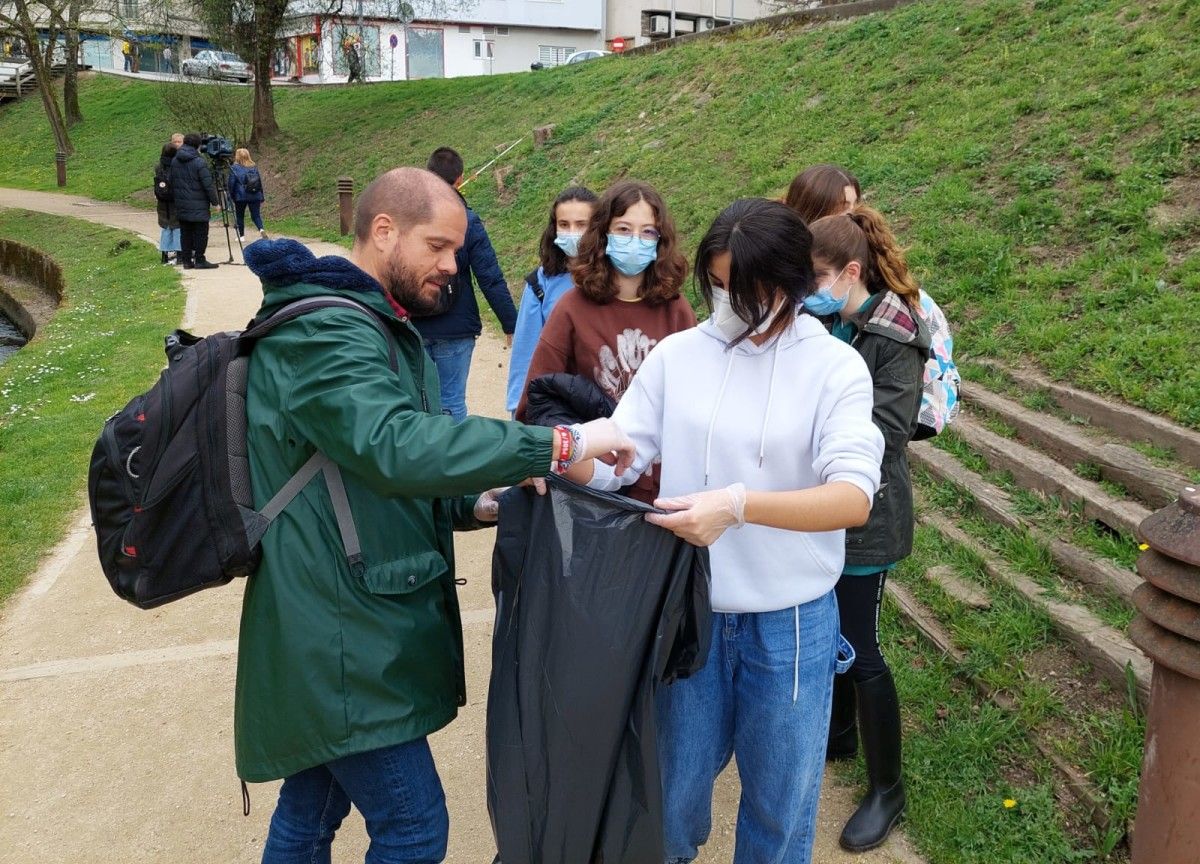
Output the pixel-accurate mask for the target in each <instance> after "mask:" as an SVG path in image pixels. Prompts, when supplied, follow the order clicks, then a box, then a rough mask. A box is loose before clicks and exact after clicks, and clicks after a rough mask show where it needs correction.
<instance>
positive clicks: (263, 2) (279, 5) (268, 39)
mask: <svg viewBox="0 0 1200 864" xmlns="http://www.w3.org/2000/svg"><path fill="white" fill-rule="evenodd" d="M286 11H287V0H254V37H253V42H252V44H251V50H252V52H253V55H252V56H253V61H252V62H253V64H254V126H253V131H252V132H251V135H250V143H252V144H253V145H254V146H255V147H259V146H262V144H263V143H264V142H265V141H267V140H268V139H269V138H273V137H274V136H276V135H278V134H279V124H278V123H277V122H276V121H275V97H274V95H273V94H272V92H271V54H272V53H273V52H274V51H275V35H276V34H277V33H278V32H279V28H280V26H281V25H282V24H283V16H284V13H285V12H286Z"/></svg>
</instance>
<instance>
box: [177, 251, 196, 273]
mask: <svg viewBox="0 0 1200 864" xmlns="http://www.w3.org/2000/svg"><path fill="white" fill-rule="evenodd" d="M179 260H180V262H181V263H182V265H183V269H184V270H191V269H193V268H194V267H195V266H196V261H195V259H194V258H192V256H191V255H184V254H183V253H182V252H180V253H179Z"/></svg>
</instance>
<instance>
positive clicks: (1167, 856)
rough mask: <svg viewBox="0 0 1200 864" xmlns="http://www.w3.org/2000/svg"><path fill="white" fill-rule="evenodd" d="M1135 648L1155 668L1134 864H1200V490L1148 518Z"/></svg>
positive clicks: (1140, 563)
mask: <svg viewBox="0 0 1200 864" xmlns="http://www.w3.org/2000/svg"><path fill="white" fill-rule="evenodd" d="M1139 530H1140V532H1141V534H1142V537H1143V539H1144V540H1145V542H1146V544H1147V545H1148V546H1149V548H1148V549H1146V550H1145V551H1143V552H1142V554H1141V556H1140V557H1139V558H1138V573H1140V574H1141V576H1142V578H1143V579H1145V580H1146V583H1145V584H1144V585H1141V586H1139V587H1138V589H1137V590H1136V591H1135V592H1134V593H1133V602H1134V604H1135V605H1136V606H1137V608H1138V616H1137V617H1136V618H1135V619H1134V621H1133V624H1131V625H1130V628H1129V635H1130V636H1131V637H1132V638H1133V641H1134V642H1135V643H1136V644H1137V645H1138V647H1139V648H1141V649H1142V650H1143V651H1145V652H1146V654H1147V655H1148V656H1149V657H1150V659H1152V660H1153V661H1154V675H1153V677H1152V678H1151V681H1150V710H1149V714H1148V715H1147V718H1146V753H1145V757H1144V761H1143V762H1142V779H1141V786H1140V788H1139V789H1138V809H1137V821H1136V822H1135V824H1134V829H1133V864H1195V862H1196V861H1200V490H1198V489H1196V488H1195V487H1192V486H1189V487H1187V488H1186V489H1184V490H1183V492H1182V493H1180V496H1179V500H1178V501H1176V502H1175V503H1174V504H1170V505H1168V506H1167V507H1164V508H1163V509H1162V510H1159V511H1158V512H1156V513H1153V514H1151V515H1150V516H1148V517H1147V518H1146V519H1145V521H1143V522H1142V524H1141V526H1140V528H1139Z"/></svg>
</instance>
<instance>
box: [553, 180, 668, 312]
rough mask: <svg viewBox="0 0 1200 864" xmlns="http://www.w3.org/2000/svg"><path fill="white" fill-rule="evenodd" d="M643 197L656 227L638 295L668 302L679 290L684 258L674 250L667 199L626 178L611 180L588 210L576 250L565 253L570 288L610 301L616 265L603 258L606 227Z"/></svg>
mask: <svg viewBox="0 0 1200 864" xmlns="http://www.w3.org/2000/svg"><path fill="white" fill-rule="evenodd" d="M639 201H645V202H646V203H647V204H649V205H650V209H651V210H653V211H654V220H655V222H656V223H657V227H658V235H659V236H658V257H657V258H656V259H655V260H654V261H652V262H651V263H650V266H649V267H647V268H646V270H645V272H644V274H643V279H642V287H641V288H640V289H639V290H638V295H639V296H640V297H641V299H642V300H644V301H646V303H647V304H649V305H651V306H658V305H660V304H663V303H669V302H670V301H672V300H674V299H675V298H676V297H678V296H679V291H680V289H681V288H682V287H683V280H684V279H686V278H687V271H688V264H687V259H686V258H684V257H683V253H681V252H680V251H679V238H678V235H677V234H676V232H675V220H674V219H672V218H671V214H670V212H669V211H668V210H667V204H666V202H665V201H663V198H662V196H661V195H659V194H658V192H657V191H655V189H654V187H653V186H651V185H650V184H648V183H640V182H637V181H633V180H627V181H624V182H622V183H617V184H616V185H614V186H612V187H611V188H610V189H609V190H608V191H607V192H605V193H604V195H603V196H602V197H601V198H600V203H599V204H597V205H596V209H595V210H593V211H592V221H591V222H589V223H588V227H587V230H586V231H585V232H583V238H582V239H581V240H580V241H579V254H578V255H577V256H576V257H575V258H573V259H571V262H570V268H571V276H572V277H573V278H574V280H575V290H577V291H578V292H579V293H580V294H582V295H583V296H584V297H586V298H587V299H588V300H591V301H592V302H593V303H601V304H604V303H611V302H612V301H613V300H614V299H615V298H616V296H617V290H618V289H617V284H616V279H615V276H616V272H617V271H616V268H615V267H613V265H612V262H611V261H609V260H608V255H607V252H606V250H607V249H608V228H609V226H610V225H611V224H612V221H613V220H614V219H617V218H619V217H621V216H624V215H625V213H626V212H627V211H628V210H629V208H630V207H632V206H633V205H634V204H637V203H638V202H639Z"/></svg>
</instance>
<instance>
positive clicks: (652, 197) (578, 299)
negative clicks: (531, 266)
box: [517, 182, 696, 502]
mask: <svg viewBox="0 0 1200 864" xmlns="http://www.w3.org/2000/svg"><path fill="white" fill-rule="evenodd" d="M570 269H571V276H572V277H573V279H574V281H575V290H574V291H569V292H567V293H566V295H564V296H563V297H562V298H561V299H560V300H559V301H558V305H557V306H556V307H555V308H554V312H553V313H552V314H551V315H550V317H549V319H548V320H547V321H546V326H545V328H544V329H543V330H542V335H541V338H540V339H539V340H538V344H537V348H535V349H534V352H533V358H532V359H531V360H530V363H529V374H528V376H527V378H526V392H528V387H529V382H532V381H534V380H536V379H538V378H540V377H541V376H543V375H550V374H553V373H556V372H565V373H567V374H569V375H580V376H583V377H584V378H587V379H590V380H591V381H592V382H594V383H595V385H596V386H597V387H598V388H599V389H600V390H601V391H602V392H603V394H604V395H605V396H606V397H608V399H610V400H612V401H613V402H618V401H620V399H621V397H622V396H623V395H625V391H626V389H628V387H629V384H630V382H631V381H632V380H633V376H634V375H635V374H636V373H637V371H638V369H639V368H640V367H641V365H642V363H643V361H645V359H646V356H647V355H648V354H649V353H650V351H651V349H653V348H654V346H655V345H657V344H658V343H659V342H660V341H661V340H662V339H664V338H666V337H667V336H670V335H671V334H672V333H677V332H679V331H680V330H686V329H688V328H690V327H694V326H696V314H695V313H694V312H693V311H692V307H691V304H689V303H688V301H687V298H685V297H684V296H683V294H682V293H680V289H681V288H682V287H683V280H684V277H685V276H687V260H686V259H685V258H684V257H683V255H682V254H681V253H680V252H679V243H678V239H677V237H676V235H675V222H674V220H672V219H671V214H670V213H669V212H668V211H667V205H666V202H665V201H663V199H662V196H661V195H659V194H658V192H656V191H655V190H654V188H653V187H651V186H649V185H648V184H646V183H638V182H624V183H619V184H617V185H616V186H613V187H612V188H611V189H609V190H608V191H607V192H606V193H605V194H604V196H603V197H602V198H601V199H600V202H599V203H598V204H597V205H596V208H595V211H594V212H593V214H592V218H591V221H590V222H589V223H588V227H587V230H586V231H584V233H583V237H582V238H581V239H580V241H579V254H578V255H577V256H576V257H575V258H574V259H572V260H571V263H570ZM527 401H528V398H527V395H522V397H521V400H520V403H519V404H518V406H517V419H518V420H524V419H525V408H526V404H527ZM583 419H592V418H583ZM643 470H644V471H646V475H645V476H643V477H641V478H640V479H639V480H638V481H637V483H636V484H635V485H634V486H633V488H632V489H631V490H630V495H631V496H632V497H634V498H636V499H638V500H640V501H644V502H650V501H653V500H654V499H655V498H656V497H657V496H658V471H657V468H655V466H653V465H647V466H644V468H643Z"/></svg>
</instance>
